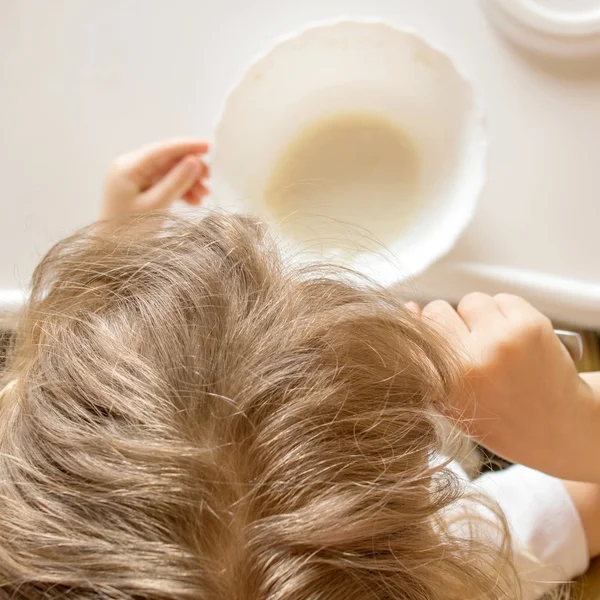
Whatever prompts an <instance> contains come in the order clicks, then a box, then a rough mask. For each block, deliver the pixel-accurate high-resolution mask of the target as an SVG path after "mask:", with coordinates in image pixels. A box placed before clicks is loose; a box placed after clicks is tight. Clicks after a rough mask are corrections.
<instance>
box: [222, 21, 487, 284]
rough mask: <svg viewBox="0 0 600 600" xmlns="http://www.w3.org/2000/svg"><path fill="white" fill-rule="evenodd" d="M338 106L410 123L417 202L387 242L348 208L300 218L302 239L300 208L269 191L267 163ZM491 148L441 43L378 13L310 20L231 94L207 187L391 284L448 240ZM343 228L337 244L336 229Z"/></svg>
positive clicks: (476, 190) (312, 252) (467, 212)
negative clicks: (329, 219)
mask: <svg viewBox="0 0 600 600" xmlns="http://www.w3.org/2000/svg"><path fill="white" fill-rule="evenodd" d="M345 113H346V114H347V113H356V114H368V115H372V116H373V117H374V118H380V119H382V120H383V119H385V120H386V121H387V122H389V123H391V124H393V125H394V126H396V127H398V128H400V129H401V130H403V131H404V132H405V133H406V135H407V136H408V137H409V138H410V139H411V141H412V143H413V144H414V148H415V151H416V153H417V156H418V162H419V174H418V179H419V180H418V185H419V198H420V201H419V204H418V207H417V209H416V211H415V214H414V216H413V218H412V220H411V221H410V223H409V224H407V225H405V226H400V224H398V230H397V233H396V234H395V235H394V239H391V240H390V239H386V240H384V244H385V247H386V250H385V251H382V247H381V246H378V245H377V240H378V231H367V232H362V233H363V241H361V240H359V239H358V237H357V235H355V234H356V232H357V231H360V230H361V228H362V227H363V226H364V224H365V223H364V222H362V221H361V222H357V219H356V214H357V213H353V211H351V210H350V211H349V214H348V221H349V224H348V227H346V229H343V226H339V227H338V228H337V229H336V228H335V227H334V228H333V229H332V228H331V227H330V226H327V227H326V226H322V227H318V226H317V225H315V222H316V221H314V219H313V221H311V222H310V224H309V225H307V227H308V228H309V229H311V230H312V231H314V232H315V238H314V239H313V240H311V243H308V242H307V240H302V241H299V240H298V239H295V238H294V236H292V235H290V230H289V227H287V225H288V224H289V222H290V221H294V220H298V219H302V218H305V217H306V218H308V216H307V215H304V216H302V215H301V214H294V215H291V216H290V217H289V219H281V218H280V215H274V214H273V213H272V212H271V211H270V209H269V207H268V205H267V203H266V202H265V197H266V191H267V187H268V185H269V181H270V179H271V176H272V171H273V169H274V165H276V164H277V162H278V159H279V157H280V156H281V154H282V152H284V150H285V149H286V147H288V146H289V144H290V143H291V141H292V140H293V139H295V138H296V137H297V136H298V134H299V132H301V131H303V130H305V129H306V128H307V127H309V126H310V125H311V124H313V123H315V122H316V121H319V120H323V119H325V118H328V117H331V118H335V117H336V115H340V114H345ZM486 149H487V140H486V136H485V132H484V127H483V123H482V117H481V114H480V111H479V110H478V108H477V104H476V102H475V98H474V94H473V90H472V88H471V85H470V84H469V82H468V81H467V80H466V79H465V78H464V76H462V75H461V74H460V73H459V72H458V71H457V69H456V67H455V66H454V64H453V63H452V61H451V60H450V58H449V57H448V56H447V55H446V54H444V53H443V52H441V51H440V50H439V49H436V48H434V47H432V46H431V45H430V44H429V43H428V42H426V41H425V40H424V39H423V38H421V37H419V36H418V35H416V34H414V33H411V32H408V31H403V30H399V29H396V28H394V27H392V26H390V25H388V24H386V23H382V22H375V21H360V22H359V21H336V22H332V23H323V24H316V25H312V26H309V27H308V28H306V29H304V30H303V31H300V32H299V33H294V34H292V35H289V36H287V37H285V38H283V39H281V40H279V41H278V42H277V43H276V44H275V46H274V47H273V48H271V49H270V50H269V51H267V52H266V53H265V54H264V55H262V56H261V57H259V58H258V59H257V60H255V61H254V62H253V63H252V65H251V66H250V67H249V69H248V70H247V71H246V73H245V74H244V76H243V77H242V79H241V81H240V82H239V83H238V84H237V85H236V86H235V87H234V88H233V90H232V91H231V93H230V94H229V97H228V98H227V102H226V104H225V108H224V111H223V113H222V115H221V118H220V120H219V122H218V125H217V128H216V136H215V145H214V151H213V156H212V172H213V186H212V187H213V198H214V200H215V201H216V203H217V204H218V205H220V206H223V207H226V208H229V209H233V210H241V211H245V212H250V213H254V214H257V215H259V216H260V217H262V218H263V219H265V220H266V221H268V222H270V223H272V224H273V225H274V227H276V228H278V229H279V231H280V232H281V237H282V238H283V239H284V240H286V241H287V242H289V245H290V246H291V247H295V248H296V249H301V250H303V252H301V254H302V256H303V257H304V258H309V259H312V258H321V259H324V260H331V261H334V262H338V263H339V262H342V263H343V264H345V265H346V266H350V267H352V268H357V269H359V270H361V271H368V273H369V275H371V276H372V277H375V278H376V279H378V280H379V281H380V282H381V283H384V284H391V283H394V282H395V281H398V280H400V279H404V278H406V277H410V276H413V275H415V274H417V273H419V272H421V271H423V270H424V269H426V268H427V267H428V266H430V265H431V264H432V263H433V262H435V261H436V260H438V259H439V258H440V257H441V256H443V255H444V254H446V253H447V252H448V251H449V250H450V249H451V248H452V246H453V245H454V243H455V242H456V240H457V239H458V237H459V236H460V235H461V233H462V232H463V230H464V229H465V227H466V226H467V224H468V223H469V221H470V220H471V217H472V215H473V212H474V209H475V206H476V203H477V199H478V197H479V195H480V192H481V190H482V187H483V184H484V181H485V175H486V168H485V167H486ZM371 200H373V201H371ZM371 200H369V199H368V198H366V199H365V203H364V210H365V211H366V210H368V209H369V207H370V206H373V207H375V208H374V209H373V210H376V206H377V202H376V198H375V199H371ZM314 216H315V215H314V214H313V215H311V216H310V217H311V218H313V217H314ZM371 216H372V215H371ZM353 217H354V221H353ZM378 218H381V219H385V218H386V215H378ZM344 219H345V216H344V215H341V220H342V221H343V220H344ZM367 222H368V220H367ZM387 225H388V226H389V225H390V223H389V222H388V224H387ZM349 231H353V232H354V233H352V234H350V233H349ZM338 234H340V238H341V239H340V242H339V244H338V245H336V244H335V243H332V242H331V240H332V238H334V237H335V236H336V235H338ZM325 238H327V243H320V240H321V241H323V240H325ZM350 238H351V239H350ZM349 239H350V241H349ZM364 240H370V242H369V241H364ZM363 242H364V243H363ZM349 246H350V247H352V248H353V250H352V251H348V247H349Z"/></svg>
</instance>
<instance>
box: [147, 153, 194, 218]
mask: <svg viewBox="0 0 600 600" xmlns="http://www.w3.org/2000/svg"><path fill="white" fill-rule="evenodd" d="M201 171H202V163H201V161H200V159H199V158H197V157H195V156H186V157H185V158H183V159H182V160H180V161H179V162H178V163H177V165H175V166H174V167H173V168H172V169H171V170H170V171H169V172H168V173H167V174H166V175H165V176H164V177H163V178H162V179H161V180H160V181H159V182H158V183H156V184H155V185H154V186H152V187H151V188H150V189H149V190H148V191H146V192H144V194H143V198H144V202H145V203H146V204H147V205H148V208H149V209H150V210H159V209H162V208H167V207H169V206H170V205H171V204H172V203H173V202H174V201H175V200H177V199H179V198H182V197H183V196H184V195H185V194H186V193H187V192H188V191H189V190H190V189H191V188H192V187H193V186H194V185H195V183H196V182H197V180H198V177H199V176H200V173H201Z"/></svg>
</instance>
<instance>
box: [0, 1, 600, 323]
mask: <svg viewBox="0 0 600 600" xmlns="http://www.w3.org/2000/svg"><path fill="white" fill-rule="evenodd" d="M507 1H508V0H507ZM342 15H347V16H351V17H379V18H382V19H386V20H389V21H390V22H391V23H392V24H395V25H397V26H400V27H402V26H404V27H408V28H411V29H414V30H416V31H418V32H420V33H421V34H422V35H423V36H425V37H426V38H428V39H430V40H431V41H432V42H433V43H434V44H436V45H438V46H440V47H441V48H443V49H445V50H446V51H447V52H448V53H449V54H450V55H451V56H452V57H453V58H454V60H455V61H456V62H457V64H458V65H459V66H460V67H461V68H462V70H463V71H465V72H466V73H467V74H469V76H470V77H471V79H472V81H473V85H474V86H475V88H476V91H477V93H478V95H479V97H480V100H481V103H482V105H483V107H484V110H485V112H486V115H487V123H488V130H489V135H490V138H491V152H490V160H489V177H488V185H487V188H486V191H485V193H484V195H483V197H482V199H481V203H480V206H479V209H478V211H477V214H476V216H475V219H474V221H473V223H472V225H471V227H470V228H469V230H468V231H467V232H466V233H465V235H464V236H463V238H462V239H461V240H460V241H459V243H458V244H457V246H456V247H455V249H454V250H453V251H452V252H451V253H450V255H449V256H447V258H445V259H444V260H443V261H442V262H440V263H439V264H437V265H436V266H435V267H433V268H432V269H431V270H430V271H429V272H427V273H426V274H425V275H423V276H422V277H420V278H419V279H418V280H416V281H413V282H410V283H409V284H408V285H407V292H406V293H407V294H408V295H414V296H417V297H420V298H429V297H433V296H445V297H447V298H449V299H451V300H456V299H457V298H459V297H460V296H461V295H462V294H464V293H466V292H469V291H472V290H483V291H489V292H495V291H501V290H506V291H512V292H518V293H521V294H524V295H526V296H527V297H528V298H529V299H531V300H532V301H533V302H534V303H535V304H536V305H537V306H539V307H540V308H541V309H543V310H545V311H547V312H548V313H549V314H550V315H552V316H553V317H556V318H560V319H563V320H566V321H568V322H572V323H575V324H581V325H587V326H593V327H600V260H595V257H596V256H598V258H599V259H600V249H597V238H598V235H597V232H598V225H599V221H600V150H599V149H598V148H599V144H598V140H599V139H600V57H598V58H597V59H596V60H594V61H587V62H584V63H581V64H579V65H578V66H576V67H574V66H572V65H571V66H567V65H564V64H562V63H557V62H554V61H552V60H542V59H540V58H536V57H534V56H529V55H527V54H525V53H524V52H522V51H519V50H517V49H516V48H515V47H514V46H512V45H510V44H509V43H507V42H506V41H505V40H504V39H503V38H501V37H500V36H499V35H498V34H497V32H496V31H495V29H494V28H493V27H492V26H491V25H490V24H489V23H488V21H487V19H486V18H485V16H484V14H483V13H482V11H481V7H480V5H479V3H478V0H460V1H458V0H418V1H415V0H302V2H299V1H298V0H252V1H251V2H250V1H247V0H246V1H243V0H102V2H99V1H98V0H53V2H40V1H39V0H2V2H0V109H1V110H0V165H1V166H0V173H1V183H2V196H1V198H2V211H1V213H0V214H1V217H0V219H1V220H0V223H1V232H0V309H2V310H5V309H9V310H10V309H11V308H12V309H14V308H16V307H18V304H19V302H20V301H21V298H22V297H23V293H24V292H25V291H26V285H27V282H28V279H29V277H30V274H31V272H32V270H33V268H34V266H35V264H36V263H37V262H38V260H39V258H40V257H41V256H42V255H43V253H44V252H45V251H46V250H47V249H48V248H49V246H50V245H51V244H52V243H54V242H55V241H57V240H58V239H60V238H61V237H62V236H64V235H65V234H67V233H69V232H71V231H73V230H74V229H76V228H77V227H79V226H81V225H84V224H86V223H88V222H90V221H91V220H93V219H94V217H95V215H96V212H97V204H98V197H99V193H100V186H101V182H102V178H103V173H104V170H105V168H106V166H107V164H108V162H109V161H110V159H111V158H112V157H113V156H115V155H117V154H118V153H120V152H122V151H125V150H127V149H130V148H133V147H135V146H136V145H138V144H141V143H144V142H148V141H151V140H156V139H161V138H165V137H170V136H174V135H202V136H211V134H212V128H213V125H214V121H215V119H216V117H217V114H218V112H219V109H220V107H221V105H222V102H223V99H224V97H225V95H226V93H227V90H228V88H229V87H230V86H231V84H232V83H233V82H234V81H235V80H236V79H237V78H238V77H239V75H240V74H241V72H242V71H243V69H244V67H245V65H246V64H247V63H248V62H249V60H250V59H251V58H252V57H253V56H254V55H255V54H256V53H258V52H260V51H261V50H263V49H264V48H265V47H267V46H269V45H270V44H271V42H272V40H273V39H274V38H276V37H278V36H279V35H281V34H284V33H287V32H289V31H291V30H294V29H296V28H298V27H300V26H302V25H304V24H306V23H307V22H309V21H312V20H322V19H329V18H333V17H339V16H342Z"/></svg>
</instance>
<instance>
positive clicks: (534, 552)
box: [451, 462, 589, 600]
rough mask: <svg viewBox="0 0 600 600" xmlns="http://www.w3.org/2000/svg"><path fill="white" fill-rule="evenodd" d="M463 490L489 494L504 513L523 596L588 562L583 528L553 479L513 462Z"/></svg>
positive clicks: (531, 596) (535, 594)
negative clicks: (510, 465) (502, 469)
mask: <svg viewBox="0 0 600 600" xmlns="http://www.w3.org/2000/svg"><path fill="white" fill-rule="evenodd" d="M451 468H452V470H453V471H454V472H455V473H457V474H458V475H459V476H460V477H462V478H464V479H467V476H466V474H465V472H464V470H463V469H462V468H461V467H460V465H458V464H457V463H455V462H453V463H452V464H451ZM469 489H471V490H474V491H478V492H483V493H484V494H486V495H487V496H489V497H491V498H492V499H493V500H494V501H495V502H496V503H497V504H498V505H499V506H500V508H501V509H502V511H503V513H504V515H505V516H506V519H507V521H508V525H509V527H510V530H511V534H512V545H513V560H514V564H515V567H516V570H517V573H518V575H519V578H520V580H521V582H522V586H523V598H524V600H535V599H536V598H539V597H540V596H542V595H543V594H544V593H546V592H547V591H549V590H550V589H552V588H553V587H554V586H556V585H558V584H559V583H562V582H567V581H570V580H571V579H573V578H574V577H577V576H578V575H581V574H583V573H585V571H586V570H587V567H588V564H589V556H588V548H587V539H586V536H585V531H584V529H583V525H582V523H581V519H580V518H579V513H578V512H577V510H576V508H575V506H574V505H573V502H572V500H571V497H570V496H569V494H568V493H567V491H566V489H565V487H564V485H563V484H562V482H561V481H560V480H559V479H556V478H554V477H550V476H548V475H544V474H543V473H540V472H538V471H534V470H532V469H529V468H527V467H523V466H520V465H515V466H512V467H509V468H508V469H505V470H504V471H498V472H494V473H486V474H484V475H482V476H481V477H478V478H477V479H474V480H473V481H471V482H468V483H467V490H469ZM461 502H462V501H461ZM466 502H467V505H464V504H463V506H468V510H471V511H472V510H473V509H474V510H477V511H478V512H479V513H480V514H482V515H483V516H487V517H488V518H489V517H490V514H489V510H488V509H487V508H485V507H484V506H481V505H478V504H475V505H473V504H472V503H469V501H466ZM455 508H457V507H455ZM486 513H487V514H486ZM484 535H487V536H490V535H492V536H497V532H496V530H494V531H493V532H490V530H489V528H488V531H487V533H485V534H484Z"/></svg>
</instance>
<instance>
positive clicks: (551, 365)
mask: <svg viewBox="0 0 600 600" xmlns="http://www.w3.org/2000/svg"><path fill="white" fill-rule="evenodd" d="M423 316H424V317H425V318H426V319H428V320H429V321H430V322H431V323H432V324H433V325H434V326H435V327H436V328H438V329H440V330H442V331H443V332H444V333H446V334H449V336H450V339H451V340H452V342H453V344H454V345H455V348H456V350H457V351H458V352H459V354H460V355H461V357H462V360H463V365H464V369H465V372H466V375H467V378H468V381H469V383H470V387H471V388H472V392H473V393H471V390H469V389H465V390H462V391H461V392H462V393H457V394H456V395H455V397H454V398H453V399H452V404H453V406H451V407H450V410H449V413H450V416H451V417H453V418H456V419H465V421H464V422H465V424H466V427H467V429H468V431H469V433H470V434H471V435H473V437H475V438H476V439H477V440H479V441H480V442H481V443H482V444H483V445H485V446H487V447H488V448H490V449H491V450H493V451H494V452H496V453H497V454H498V455H500V456H503V457H505V458H506V459H508V460H511V461H513V462H519V463H522V464H525V465H527V466H529V467H532V468H535V469H538V470H540V471H544V472H546V473H548V474H551V475H554V476H557V477H561V478H563V479H576V480H583V481H596V482H600V465H599V463H598V456H600V399H598V398H596V397H595V396H594V392H593V390H592V388H591V387H590V386H589V385H588V384H587V383H586V382H585V381H584V380H583V379H582V378H581V377H579V375H578V374H577V371H576V369H575V366H574V364H573V361H572V360H571V358H570V356H569V354H568V352H567V350H566V349H565V348H564V347H563V345H562V343H561V342H560V340H559V339H558V338H557V336H556V335H555V334H554V330H553V327H552V323H551V322H550V320H549V319H547V318H546V317H545V316H544V315H542V314H541V313H539V312H538V311H537V310H536V309H534V308H533V307H532V306H531V305H530V304H528V303H527V302H526V301H525V300H523V299H522V298H518V297H517V296H511V295H508V294H499V295H497V296H494V297H491V296H487V295H485V294H479V293H476V294H469V295H468V296H465V297H464V298H463V299H462V301H461V302H460V303H459V305H458V309H457V310H456V311H455V310H454V309H453V308H452V307H451V306H450V304H448V303H447V302H444V301H441V300H437V301H435V302H432V303H431V304H429V305H428V306H426V307H425V308H424V309H423Z"/></svg>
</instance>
